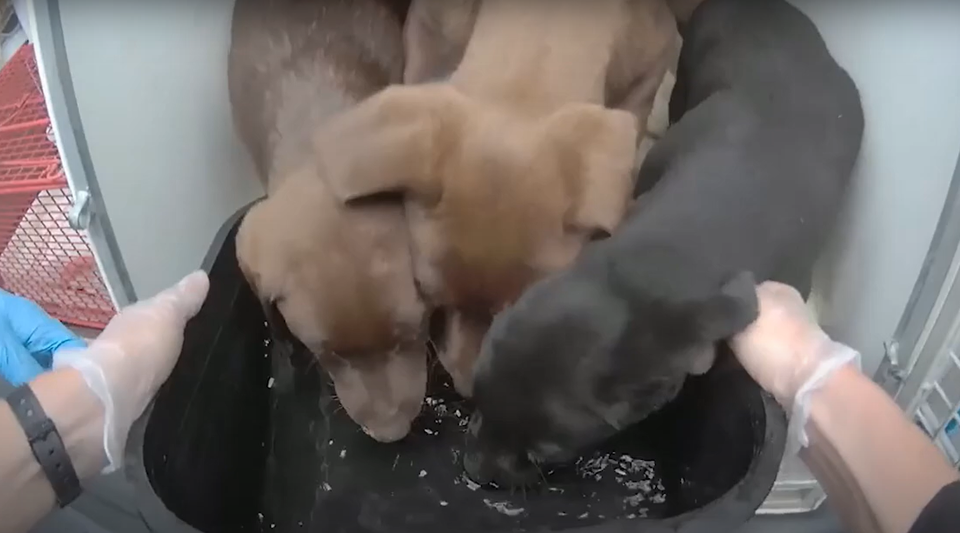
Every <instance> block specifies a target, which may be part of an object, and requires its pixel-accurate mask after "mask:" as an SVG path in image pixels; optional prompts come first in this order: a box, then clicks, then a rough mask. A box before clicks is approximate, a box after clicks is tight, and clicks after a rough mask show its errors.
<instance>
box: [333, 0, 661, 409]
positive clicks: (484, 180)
mask: <svg viewBox="0 0 960 533" xmlns="http://www.w3.org/2000/svg"><path fill="white" fill-rule="evenodd" d="M456 5H457V6H463V5H470V2H463V1H460V2H457V3H456ZM657 6H661V4H659V3H658V0H647V1H646V2H645V3H634V2H625V1H623V0H597V1H591V2H581V1H579V0H577V1H572V0H565V1H562V2H526V1H524V2H517V1H514V0H484V1H482V2H480V3H479V4H478V5H476V10H477V11H476V14H475V16H470V17H468V18H472V19H474V20H473V23H472V29H471V30H470V32H469V36H470V37H469V42H468V43H467V45H466V47H465V49H464V51H463V54H462V55H463V59H462V61H461V62H460V63H459V65H458V66H457V68H456V69H455V70H454V72H453V73H452V74H451V75H450V76H449V80H447V81H444V82H437V83H429V84H422V85H411V86H402V87H391V88H388V89H386V90H385V91H383V92H381V93H380V94H378V95H376V96H374V97H373V98H371V99H369V100H367V101H366V102H364V103H363V104H361V105H360V106H358V107H357V108H356V109H355V112H352V113H349V114H344V115H342V116H341V117H340V118H341V119H342V123H341V124H339V125H338V127H337V129H336V130H335V131H336V132H337V135H336V138H335V139H331V140H330V143H329V144H327V143H325V146H326V147H327V148H328V149H330V150H332V151H336V152H337V153H339V154H348V153H352V154H353V155H352V157H347V156H346V155H345V156H344V157H342V158H339V159H337V161H338V162H347V163H349V167H348V168H344V169H339V168H338V169H337V170H336V171H331V173H330V174H331V175H333V176H342V177H345V178H346V177H349V180H348V181H344V182H343V183H339V182H338V183H336V184H335V188H336V191H337V195H338V197H339V198H341V199H342V200H344V201H346V202H351V201H356V200H357V199H362V198H364V197H368V196H371V195H376V194H379V193H383V192H397V191H399V192H402V193H404V195H405V199H406V206H407V220H408V223H409V224H410V228H411V232H412V235H413V253H414V262H415V271H416V277H417V281H418V283H419V285H420V287H421V288H422V290H423V291H424V294H425V295H426V296H427V298H428V299H429V300H430V301H431V302H432V303H434V304H436V305H439V306H442V307H443V308H444V309H446V310H448V317H449V318H448V324H447V328H446V332H447V338H446V346H444V347H443V349H442V350H441V354H440V360H441V362H442V363H443V364H444V367H445V368H446V369H447V370H448V372H449V373H450V374H451V376H452V377H453V381H454V384H455V386H456V389H457V390H458V391H459V392H460V393H461V394H463V395H464V396H469V395H470V394H471V389H472V369H473V363H474V361H475V359H476V356H477V353H478V352H479V348H480V342H481V340H482V338H483V335H484V334H485V332H486V330H487V327H488V326H489V324H490V321H491V319H492V317H493V315H494V314H496V313H497V312H498V311H499V310H500V309H501V308H503V307H504V306H505V305H507V304H509V303H510V302H512V301H514V300H515V299H516V298H517V297H518V296H519V295H520V293H521V292H522V291H523V290H524V288H525V287H527V286H528V285H529V284H530V283H532V282H534V281H536V280H537V279H539V278H540V277H542V276H544V275H546V274H548V273H550V272H553V271H556V270H557V269H559V268H562V267H564V266H565V265H567V264H569V263H570V261H572V260H573V258H574V257H576V255H577V254H578V253H579V251H580V248H581V247H582V245H583V244H584V243H586V242H588V241H589V240H590V239H591V238H593V237H595V236H604V235H607V234H609V233H611V232H612V231H613V229H614V228H615V227H616V226H617V224H618V223H619V221H620V219H621V218H622V216H623V214H624V212H625V210H626V208H627V202H628V201H629V197H630V190H631V189H632V187H633V171H632V169H633V163H634V157H635V153H636V144H637V138H638V133H639V131H638V127H637V120H636V117H635V116H634V115H633V114H631V113H629V112H625V111H622V110H613V109H608V108H606V107H605V106H604V103H605V102H607V101H610V100H611V99H612V100H626V99H627V98H628V94H632V93H630V91H629V90H628V89H629V88H631V87H633V86H635V85H644V86H646V85H649V86H650V87H651V88H652V89H651V90H650V99H651V100H652V98H653V94H654V93H655V90H656V87H657V85H658V84H659V79H660V78H661V77H662V72H659V71H658V70H657V69H658V68H659V67H657V66H656V65H657V61H658V57H659V55H658V53H654V52H651V53H650V54H649V55H647V54H646V52H643V53H639V52H637V51H636V50H635V48H636V47H634V46H632V45H633V43H632V41H630V39H629V37H630V35H632V34H631V33H630V32H633V31H636V28H638V27H645V26H649V25H650V24H652V23H651V19H652V18H653V14H652V13H651V12H654V13H655V12H658V11H657ZM661 7H662V6H661ZM663 9H664V10H666V8H665V7H663ZM665 15H666V16H667V17H669V12H667V11H665ZM417 16H419V15H417V13H416V5H414V6H413V7H411V14H410V19H411V20H414V18H415V17H417ZM467 25H468V26H469V24H467ZM450 27H453V28H455V31H456V32H461V31H464V30H463V27H464V24H462V23H460V22H458V23H457V24H453V25H452V26H450ZM624 43H627V44H624ZM621 50H626V51H624V52H621ZM627 52H629V53H630V54H634V56H635V57H636V58H637V59H636V61H637V62H638V63H643V64H644V65H645V67H644V68H643V69H642V70H644V71H645V72H648V73H649V75H648V76H644V77H640V78H638V77H637V76H636V75H635V72H636V71H637V70H641V69H632V70H629V75H627V74H628V70H627V69H626V68H622V67H620V65H621V64H625V58H626V56H625V55H624V54H626V53H627ZM621 55H624V57H621ZM610 80H614V82H611V81H610ZM610 87H616V88H617V89H616V90H615V91H613V92H612V93H611V90H610ZM610 94H614V96H615V97H616V98H611V97H610ZM636 100H637V101H638V102H639V101H640V100H642V98H637V99H636ZM638 105H639V103H638ZM347 132H349V133H347Z"/></svg>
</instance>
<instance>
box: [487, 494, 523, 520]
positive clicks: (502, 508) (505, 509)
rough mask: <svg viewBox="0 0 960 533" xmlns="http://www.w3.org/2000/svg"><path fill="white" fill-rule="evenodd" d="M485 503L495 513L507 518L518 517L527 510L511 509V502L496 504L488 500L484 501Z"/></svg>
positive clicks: (520, 508) (521, 508)
mask: <svg viewBox="0 0 960 533" xmlns="http://www.w3.org/2000/svg"><path fill="white" fill-rule="evenodd" d="M483 503H484V505H486V506H487V507H489V508H491V509H493V510H494V511H496V512H498V513H500V514H503V515H507V516H517V515H519V514H521V513H523V512H524V511H525V510H526V509H524V508H523V507H511V506H510V503H509V502H495V501H492V500H489V499H487V498H484V499H483Z"/></svg>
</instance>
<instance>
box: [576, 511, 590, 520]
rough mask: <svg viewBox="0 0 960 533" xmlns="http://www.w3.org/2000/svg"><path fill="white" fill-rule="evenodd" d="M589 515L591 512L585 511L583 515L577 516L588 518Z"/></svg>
mask: <svg viewBox="0 0 960 533" xmlns="http://www.w3.org/2000/svg"><path fill="white" fill-rule="evenodd" d="M588 516H590V513H587V512H584V513H583V514H582V515H580V516H578V517H577V518H579V519H581V520H582V519H584V518H587V517H588Z"/></svg>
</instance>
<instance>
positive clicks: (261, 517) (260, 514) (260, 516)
mask: <svg viewBox="0 0 960 533" xmlns="http://www.w3.org/2000/svg"><path fill="white" fill-rule="evenodd" d="M257 519H258V520H260V521H261V522H263V513H257Z"/></svg>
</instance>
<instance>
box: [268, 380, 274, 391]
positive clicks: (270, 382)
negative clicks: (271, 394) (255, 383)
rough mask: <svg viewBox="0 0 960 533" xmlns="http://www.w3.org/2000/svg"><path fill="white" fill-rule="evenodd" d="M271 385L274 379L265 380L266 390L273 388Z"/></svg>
mask: <svg viewBox="0 0 960 533" xmlns="http://www.w3.org/2000/svg"><path fill="white" fill-rule="evenodd" d="M273 383H274V379H273V378H270V379H269V380H267V388H268V389H272V388H273Z"/></svg>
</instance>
